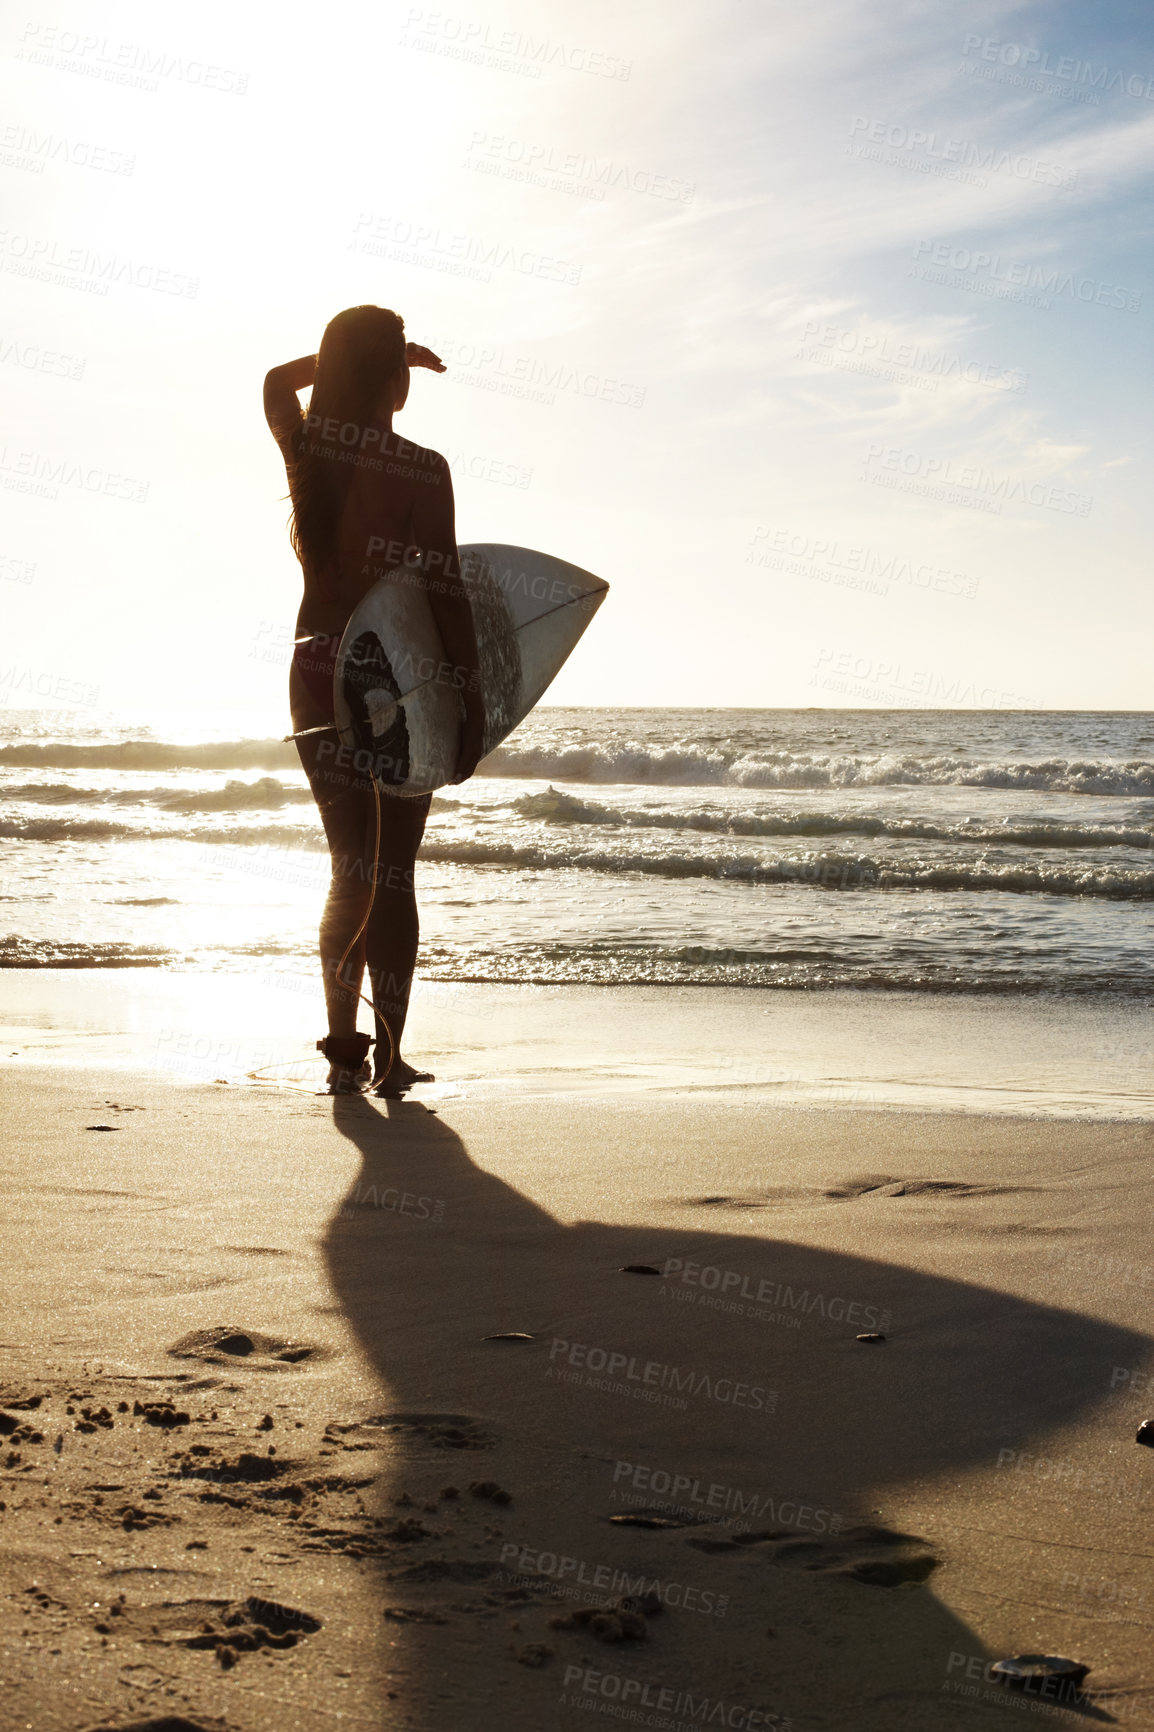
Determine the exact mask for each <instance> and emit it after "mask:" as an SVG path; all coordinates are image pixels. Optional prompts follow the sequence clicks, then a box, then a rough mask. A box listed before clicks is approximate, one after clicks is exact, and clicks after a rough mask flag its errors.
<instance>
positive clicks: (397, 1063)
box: [371, 1058, 437, 1100]
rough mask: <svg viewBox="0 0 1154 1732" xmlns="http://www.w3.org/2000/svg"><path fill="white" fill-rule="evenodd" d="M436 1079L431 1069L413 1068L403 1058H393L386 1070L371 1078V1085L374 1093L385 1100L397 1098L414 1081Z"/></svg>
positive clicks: (424, 1081)
mask: <svg viewBox="0 0 1154 1732" xmlns="http://www.w3.org/2000/svg"><path fill="white" fill-rule="evenodd" d="M436 1080H437V1079H436V1077H435V1076H434V1075H433V1073H432V1071H431V1070H414V1068H413V1066H412V1065H411V1064H406V1063H405V1061H404V1059H403V1058H395V1059H394V1060H393V1062H392V1064H391V1065H390V1067H389V1069H388V1070H387V1071H384V1072H382V1074H381V1075H380V1076H375V1077H374V1078H373V1081H372V1085H371V1086H372V1091H373V1093H374V1094H375V1095H381V1096H383V1097H384V1098H385V1099H387V1100H399V1099H400V1097H401V1095H403V1094H405V1093H406V1092H407V1090H409V1089H411V1088H412V1086H413V1084H414V1083H429V1082H436Z"/></svg>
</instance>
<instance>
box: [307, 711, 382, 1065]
mask: <svg viewBox="0 0 1154 1732" xmlns="http://www.w3.org/2000/svg"><path fill="white" fill-rule="evenodd" d="M297 751H298V753H299V754H300V759H301V763H302V764H303V766H304V771H305V775H306V776H307V777H308V780H309V786H310V787H311V788H312V791H313V797H314V799H315V800H316V803H317V808H318V810H319V812H320V815H321V822H322V823H323V824H324V827H325V835H326V837H327V838H328V844H329V853H330V855H331V857H332V861H331V864H332V877H331V879H330V881H329V890H328V895H327V897H326V899H325V906H324V912H323V914H322V915H321V929H320V953H321V970H322V976H323V980H324V990H325V1005H326V1007H327V1010H328V1020H329V1028H328V1032H329V1033H330V1034H334V1035H340V1036H347V1035H351V1034H355V1032H356V1027H357V1007H358V1002H359V999H358V994H359V991H360V987H361V980H362V976H363V974H364V968H365V937H364V934H363V933H362V935H361V937H360V938H359V939H358V941H357V942H356V944H355V945H354V946H353V948H352V950H351V951H350V953H349V955H348V958H347V959H346V961H345V964H344V967H343V968H342V969H341V971H340V978H339V979H338V978H337V967H338V964H339V963H340V960H341V957H342V956H344V953H345V950H346V949H347V948H348V944H349V941H350V939H351V938H352V936H353V934H354V932H356V930H357V928H358V927H359V926H360V924H361V922H362V921H363V920H364V918H365V914H366V912H367V910H368V906H369V897H370V894H371V891H372V870H373V864H372V844H373V835H374V833H375V822H376V820H375V808H374V805H373V791H372V786H371V784H370V783H369V782H367V781H366V780H365V779H364V777H363V776H357V775H355V774H354V773H353V772H352V771H351V770H337V769H335V768H330V767H329V764H328V760H329V759H331V757H332V756H333V741H332V738H331V737H329V736H326V735H323V734H322V735H319V736H317V737H316V738H309V739H303V740H298V741H297ZM366 836H367V843H366Z"/></svg>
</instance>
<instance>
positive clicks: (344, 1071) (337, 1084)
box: [325, 1059, 373, 1095]
mask: <svg viewBox="0 0 1154 1732" xmlns="http://www.w3.org/2000/svg"><path fill="white" fill-rule="evenodd" d="M372 1074H373V1073H372V1070H371V1069H370V1066H369V1061H368V1059H366V1060H365V1062H364V1064H363V1065H361V1067H360V1069H359V1070H351V1069H350V1068H349V1066H348V1065H343V1064H331V1065H330V1066H329V1074H328V1077H327V1078H326V1080H325V1090H326V1092H327V1093H328V1094H330V1095H360V1094H364V1092H365V1090H366V1089H367V1088H368V1086H369V1081H370V1078H371V1077H372Z"/></svg>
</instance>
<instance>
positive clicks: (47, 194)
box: [0, 0, 1154, 727]
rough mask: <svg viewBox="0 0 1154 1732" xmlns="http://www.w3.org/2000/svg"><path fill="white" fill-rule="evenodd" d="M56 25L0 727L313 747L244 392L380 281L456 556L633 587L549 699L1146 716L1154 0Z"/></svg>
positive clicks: (35, 64) (1, 666)
mask: <svg viewBox="0 0 1154 1732" xmlns="http://www.w3.org/2000/svg"><path fill="white" fill-rule="evenodd" d="M27 4H28V5H29V6H30V7H32V8H33V9H32V10H29V11H27V12H25V11H23V10H21V9H20V8H13V9H11V10H10V11H9V13H8V20H7V22H6V23H5V24H3V25H2V26H0V76H2V77H3V79H4V83H5V90H6V94H5V100H4V106H3V115H4V120H3V136H2V142H0V187H2V189H3V195H4V197H3V207H4V216H3V218H2V219H0V277H2V283H0V288H2V291H3V296H4V306H5V312H4V317H3V319H2V320H0V379H2V381H3V384H4V387H5V389H4V415H3V422H4V425H3V438H2V441H0V444H2V456H0V482H2V484H3V487H4V489H5V492H6V498H5V501H4V503H5V507H6V509H5V512H4V528H3V530H2V531H0V597H2V599H3V603H4V617H5V622H6V623H5V631H4V645H3V649H2V650H0V704H3V703H9V704H19V705H22V706H27V704H28V703H29V701H30V699H29V694H30V693H32V692H35V693H36V698H35V701H37V702H40V703H44V704H47V705H54V706H57V707H60V706H63V707H69V706H71V707H73V708H74V709H76V711H77V713H78V714H79V713H80V712H82V711H84V710H85V709H88V710H93V711H94V710H95V709H97V708H99V709H101V710H117V711H127V710H130V709H136V708H139V707H149V706H152V707H155V706H165V707H167V708H171V709H180V710H185V709H187V710H189V711H192V710H198V711H200V710H205V709H210V708H211V709H213V710H215V711H218V712H219V713H221V714H223V713H224V712H226V711H228V712H238V711H239V712H251V713H252V714H253V715H254V716H255V715H256V714H258V713H259V715H260V716H261V717H262V718H265V719H267V721H268V724H269V725H272V726H275V725H277V722H278V720H279V719H281V718H282V717H283V719H284V720H285V725H286V727H287V703H286V698H285V686H286V671H287V661H288V654H289V648H288V646H289V643H290V640H291V636H292V631H293V621H294V619H295V614H296V608H297V605H298V601H299V596H300V576H299V569H298V567H297V565H296V561H295V559H294V557H293V555H292V552H291V550H290V548H289V545H288V541H287V535H286V522H287V513H288V506H287V502H286V500H285V497H284V495H285V491H286V487H285V479H284V470H283V465H282V463H281V459H280V456H279V453H278V451H277V449H276V446H275V445H274V443H273V441H272V439H271V437H270V435H269V433H268V431H267V429H266V427H265V424H264V420H263V416H262V412H261V385H262V381H263V376H264V374H265V372H266V371H267V370H268V368H270V367H271V366H274V365H277V364H279V363H280V362H283V361H286V360H290V359H293V358H295V357H297V356H300V355H302V354H309V353H312V352H313V351H315V349H316V347H317V345H318V343H319V340H320V336H321V332H322V330H323V328H324V325H325V323H326V322H327V320H328V319H329V318H331V317H332V316H333V314H334V313H336V312H337V311H339V310H340V309H341V308H343V307H346V306H350V305H355V304H358V303H361V302H365V301H371V302H376V303H377V304H379V305H382V306H389V307H393V308H395V309H396V310H397V311H398V312H400V313H401V314H402V316H403V317H404V319H405V322H406V330H407V334H408V335H409V337H410V338H411V339H412V340H414V341H419V342H424V343H427V344H428V345H430V346H431V347H433V348H435V349H436V350H437V351H438V352H439V353H440V354H441V355H442V357H443V358H444V359H445V361H446V362H447V363H448V368H449V370H448V372H447V373H445V374H444V375H441V376H435V375H433V374H429V373H424V374H422V373H417V374H416V375H415V376H414V380H413V386H412V391H411V395H410V399H409V404H408V406H407V407H406V409H405V411H404V412H403V414H402V415H401V416H400V417H398V420H397V429H398V431H399V432H401V433H402V434H404V435H405V436H406V437H408V438H410V439H412V440H414V441H415V442H417V443H420V444H424V445H431V446H433V447H435V448H436V449H438V450H440V451H442V452H444V454H445V455H446V456H447V457H448V458H449V461H450V464H451V466H452V469H453V474H454V485H455V491H456V498H457V523H458V539H459V540H460V541H461V542H468V541H473V540H478V541H484V540H491V541H502V542H510V543H514V544H517V545H522V546H530V547H538V548H542V549H544V550H546V551H548V552H551V553H554V554H556V555H558V556H559V557H561V558H563V559H567V560H570V561H572V562H573V563H575V564H577V565H580V566H583V567H585V568H587V569H588V570H591V571H593V572H596V573H597V574H598V575H600V576H601V577H603V578H605V579H606V580H607V581H608V582H609V584H610V595H609V598H608V600H607V601H606V603H605V605H604V606H603V607H602V609H601V611H600V613H599V615H598V616H597V618H596V620H595V621H594V623H593V625H592V626H591V627H590V629H589V631H588V632H587V634H586V637H585V638H584V640H583V641H582V643H581V644H580V645H579V647H578V649H577V650H576V651H575V653H574V654H573V656H572V658H571V660H570V662H569V663H568V664H567V666H566V667H565V669H564V670H563V671H562V673H561V674H560V676H559V677H558V679H557V681H556V682H555V684H554V686H553V687H552V688H551V691H550V693H549V698H548V701H549V702H552V703H564V704H582V705H585V704H590V705H600V704H611V705H677V706H714V705H741V706H770V707H777V706H787V707H792V706H811V705H816V706H832V707H851V708H874V707H882V708H886V707H899V706H906V705H912V706H924V705H930V706H934V707H953V708H1004V709H1015V708H1017V709H1040V708H1058V709H1064V708H1080V709H1146V708H1150V707H1151V704H1150V675H1149V667H1150V651H1149V644H1150V641H1151V628H1152V625H1154V620H1152V618H1151V613H1152V606H1151V599H1150V595H1151V584H1150V580H1149V557H1148V543H1149V530H1148V519H1149V512H1148V494H1149V486H1150V484H1149V480H1148V476H1149V470H1150V451H1149V443H1150V414H1149V387H1150V382H1151V368H1150V351H1151V336H1150V333H1151V313H1152V311H1154V284H1152V283H1151V274H1150V268H1149V257H1150V247H1149V238H1150V226H1151V208H1152V207H1151V203H1150V198H1149V180H1150V171H1151V164H1152V163H1154V38H1152V36H1151V32H1150V29H1149V22H1148V17H1147V16H1144V14H1143V12H1142V11H1141V10H1140V9H1139V8H1138V7H1137V6H1136V5H1134V6H1132V5H1129V4H1124V3H1121V0H1118V3H1114V4H1110V3H1109V0H1107V3H1106V4H1104V5H1101V6H1095V7H1094V8H1092V9H1091V8H1088V7H1085V6H1075V5H1073V4H1070V3H1061V0H1059V3H1052V4H1048V5H1045V6H1041V5H1026V4H1014V3H1004V0H999V3H997V4H983V3H981V0H975V3H970V4H967V5H965V6H960V5H957V4H945V3H928V0H887V3H886V4H877V3H867V0H824V3H823V4H822V5H821V6H811V7H799V6H798V5H796V3H795V0H756V3H755V0H740V3H736V4H734V3H726V0H710V4H708V5H706V4H704V3H701V4H693V5H691V4H686V3H684V0H682V3H678V4H670V0H632V3H631V4H630V5H629V6H626V7H622V6H620V5H611V4H608V3H606V0H582V3H581V4H580V5H577V4H574V3H572V0H518V3H508V4H506V3H502V0H461V7H462V9H461V10H460V11H451V10H446V9H444V8H433V7H430V6H424V5H420V4H416V3H413V4H409V3H408V0H406V3H405V4H394V3H393V0H372V4H368V3H367V0H349V3H347V4H344V5H342V6H341V7H339V8H337V9H335V10H333V11H332V12H330V13H328V14H322V13H320V12H319V11H318V10H317V9H316V8H315V7H307V8H306V7H305V6H304V5H301V4H289V5H286V6H283V7H279V8H277V9H276V10H275V12H273V11H269V10H266V9H263V8H245V7H237V6H235V5H233V6H225V5H224V4H221V3H220V0H205V3H204V4H202V5H200V6H198V7H197V8H195V9H192V8H182V9H180V10H179V11H178V12H173V13H171V14H165V13H164V12H163V11H160V12H158V11H157V10H156V9H155V8H151V7H144V6H142V5H141V6H133V5H129V4H124V5H116V4H111V5H106V6H103V7H99V8H96V9H95V10H93V9H89V8H81V7H79V6H72V5H68V4H54V5H53V8H52V9H51V12H48V11H46V10H45V11H39V10H35V9H34V8H35V0H27ZM94 20H95V21H94Z"/></svg>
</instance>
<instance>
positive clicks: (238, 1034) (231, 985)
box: [0, 968, 1154, 1123]
mask: <svg viewBox="0 0 1154 1732" xmlns="http://www.w3.org/2000/svg"><path fill="white" fill-rule="evenodd" d="M367 1016H368V1013H367V1011H366V1012H365V1013H364V1016H363V1018H362V1020H367ZM323 1032H324V1005H323V998H322V993H321V986H320V975H319V970H317V971H316V972H315V973H312V974H307V975H306V974H296V973H285V974H277V973H275V972H273V971H271V970H266V971H263V972H262V973H259V974H247V975H233V974H225V973H211V972H207V971H205V972H196V973H192V972H190V973H182V972H178V971H173V970H161V969H129V968H124V969H109V970H99V969H59V970H53V969H29V970H18V969H4V970H0V1069H6V1070H8V1071H11V1070H13V1069H17V1068H19V1067H21V1066H24V1067H28V1066H36V1065H39V1064H43V1063H44V1062H52V1061H55V1062H59V1063H62V1064H65V1065H67V1066H69V1067H75V1068H83V1069H92V1068H96V1069H101V1068H103V1069H107V1068H114V1069H117V1070H135V1071H152V1072H154V1073H155V1074H156V1075H157V1076H158V1078H160V1077H167V1078H168V1079H169V1080H170V1081H171V1082H173V1083H209V1084H212V1083H215V1082H218V1081H223V1082H226V1083H228V1084H229V1085H230V1086H233V1087H236V1086H250V1087H251V1086H255V1085H254V1084H252V1083H251V1082H250V1080H249V1077H248V1073H249V1072H252V1071H263V1072H265V1073H266V1074H265V1076H264V1078H263V1079H262V1080H263V1082H264V1083H265V1084H269V1083H273V1084H275V1083H277V1082H280V1083H282V1084H283V1085H285V1086H293V1087H296V1088H298V1089H303V1090H305V1091H306V1092H307V1091H308V1090H309V1089H310V1088H315V1087H318V1086H319V1083H320V1081H321V1080H323V1072H324V1067H323V1063H322V1061H320V1060H319V1059H318V1058H317V1057H316V1055H315V1052H314V1048H313V1042H314V1041H315V1039H316V1038H317V1037H318V1036H319V1035H320V1034H322V1033H323ZM405 1044H406V1050H407V1051H409V1052H410V1053H412V1054H413V1055H415V1056H417V1057H420V1058H421V1059H422V1060H423V1061H424V1062H425V1063H426V1064H428V1065H430V1066H431V1068H432V1069H433V1070H434V1071H435V1073H436V1075H437V1078H438V1081H437V1083H436V1084H435V1085H429V1086H428V1087H426V1088H424V1089H417V1090H415V1091H414V1097H413V1098H414V1099H424V1100H426V1101H430V1102H431V1101H434V1100H437V1099H448V1098H456V1099H462V1100H465V1099H468V1100H477V1101H482V1100H488V1099H493V1098H496V1097H503V1098H526V1099H527V1098H542V1097H554V1098H558V1099H560V1098H568V1099H571V1100H572V1099H576V1098H578V1097H582V1096H584V1097H589V1098H608V1097H611V1096H623V1095H635V1096H636V1095H657V1094H660V1095H692V1096H695V1097H706V1096H709V1097H713V1098H717V1099H724V1098H729V1099H732V1100H735V1101H736V1100H742V1101H745V1102H747V1103H761V1104H767V1103H772V1104H775V1105H782V1104H790V1105H796V1106H799V1107H802V1106H809V1107H833V1108H836V1107H843V1108H849V1107H854V1108H866V1109H873V1110H882V1109H884V1110H893V1111H913V1112H919V1113H926V1112H929V1113H943V1114H964V1115H967V1116H974V1115H995V1116H1011V1117H1016V1118H1021V1119H1044V1118H1054V1119H1071V1120H1079V1119H1080V1120H1084V1121H1095V1120H1099V1121H1113V1122H1118V1123H1121V1122H1132V1123H1140V1122H1144V1121H1149V1120H1154V1062H1152V1061H1154V1009H1152V1008H1151V1007H1150V1006H1149V1005H1147V1004H1146V1003H1144V1002H1142V1001H1137V1002H1136V1001H1134V1000H1133V999H1129V998H1117V999H1092V998H1079V999H1063V998H1061V997H1058V996H1056V995H1055V996H1050V997H1026V998H1014V997H1009V996H991V995H984V994H983V995H973V996H966V995H964V994H950V995H934V996H930V995H924V996H923V995H919V994H913V993H899V992H873V993H870V992H852V991H838V990H829V991H823V992H788V991H778V990H774V989H772V988H764V987H740V986H689V987H683V986H660V987H655V986H651V985H628V986H619V987H612V986H574V985H561V986H526V985H491V984H486V983H463V982H453V981H439V980H436V979H433V980H429V979H425V978H422V977H420V976H418V979H417V981H416V984H415V987H414V991H413V998H412V1004H411V1011H410V1020H409V1028H408V1032H407V1036H406V1043H405Z"/></svg>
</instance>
